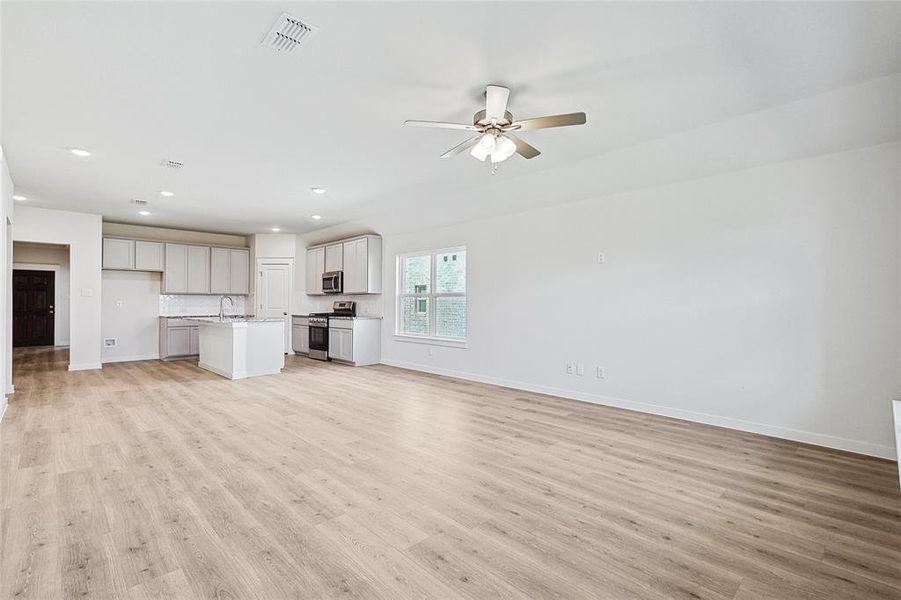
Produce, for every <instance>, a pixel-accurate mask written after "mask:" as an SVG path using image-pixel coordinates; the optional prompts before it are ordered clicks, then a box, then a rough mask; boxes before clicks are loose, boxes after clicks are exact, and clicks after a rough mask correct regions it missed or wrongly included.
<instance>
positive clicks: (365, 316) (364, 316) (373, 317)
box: [291, 314, 382, 319]
mask: <svg viewBox="0 0 901 600" xmlns="http://www.w3.org/2000/svg"><path fill="white" fill-rule="evenodd" d="M291 316H292V317H309V316H310V315H308V314H307V315H301V314H293V315H291ZM381 318H382V317H378V316H375V315H357V316H356V317H332V316H329V319H381Z"/></svg>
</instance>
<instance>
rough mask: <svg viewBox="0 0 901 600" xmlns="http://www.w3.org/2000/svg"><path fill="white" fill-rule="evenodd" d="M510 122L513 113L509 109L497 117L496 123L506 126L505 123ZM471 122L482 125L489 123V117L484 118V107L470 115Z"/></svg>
mask: <svg viewBox="0 0 901 600" xmlns="http://www.w3.org/2000/svg"><path fill="white" fill-rule="evenodd" d="M512 122H513V113H511V112H510V111H509V110H505V111H504V118H503V119H498V121H497V123H496V125H497V126H498V127H506V126H507V125H509V124H510V123H512ZM472 124H473V125H482V126H484V125H491V119H486V118H485V109H484V108H483V109H482V110H480V111H479V112H477V113H476V114H474V115H473V116H472Z"/></svg>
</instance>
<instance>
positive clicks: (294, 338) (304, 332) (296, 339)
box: [291, 317, 310, 354]
mask: <svg viewBox="0 0 901 600" xmlns="http://www.w3.org/2000/svg"><path fill="white" fill-rule="evenodd" d="M291 349H292V350H294V352H295V353H296V354H309V353H310V322H309V320H308V319H307V318H306V317H291Z"/></svg>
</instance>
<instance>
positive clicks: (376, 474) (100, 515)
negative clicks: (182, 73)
mask: <svg viewBox="0 0 901 600" xmlns="http://www.w3.org/2000/svg"><path fill="white" fill-rule="evenodd" d="M66 363H67V355H66V353H65V351H60V350H55V351H48V350H28V351H17V352H16V355H15V377H14V383H15V386H16V393H15V395H14V396H12V397H11V401H10V404H9V408H8V410H7V413H6V416H5V418H4V419H3V422H2V424H0V440H2V462H0V469H2V479H0V484H2V499H0V508H2V561H0V562H2V567H0V569H2V572H0V586H2V587H0V596H2V597H3V598H37V599H41V600H48V599H57V598H73V599H74V598H79V599H80V598H104V599H105V598H140V599H146V598H221V599H226V598H253V599H265V600H280V599H287V598H305V599H308V598H384V599H392V600H394V599H404V598H418V599H419V598H436V599H442V600H449V599H454V598H468V599H472V600H488V599H496V598H530V599H536V598H565V599H575V598H609V599H616V600H628V599H639V598H642V599H644V598H652V599H670V598H709V599H727V598H734V599H740V600H752V599H761V598H785V599H793V600H809V599H814V598H842V599H845V598H882V599H893V600H897V599H898V598H901V495H899V492H898V485H897V481H896V479H895V477H896V471H895V465H894V463H891V462H889V461H883V460H877V459H871V458H866V457H862V456H856V455H852V454H847V453H842V452H834V451H830V450H826V449H822V448H817V447H812V446H805V445H801V444H795V443H790V442H785V441H780V440H775V439H770V438H765V437H760V436H755V435H751V434H745V433H740V432H735V431H730V430H725V429H718V428H715V427H708V426H703V425H697V424H691V423H686V422H681V421H677V420H673V419H667V418H662V417H656V416H650V415H645V414H640V413H634V412H628V411H623V410H617V409H611V408H606V407H601V406H593V405H590V404H583V403H579V402H574V401H568V400H562V399H558V398H553V397H549V396H542V395H538V394H530V393H524V392H519V391H514V390H509V389H503V388H497V387H493V386H488V385H481V384H476V383H469V382H463V381H458V380H453V379H447V378H442V377H435V376H430V375H424V374H418V373H413V372H409V371H403V370H399V369H394V368H389V367H384V366H378V367H367V368H351V367H344V366H340V365H336V364H326V363H321V362H316V361H311V360H307V359H302V358H294V357H291V358H289V359H288V365H287V369H286V371H285V372H284V373H283V374H281V375H275V376H271V377H262V378H257V379H251V380H244V381H227V380H225V379H222V378H220V377H217V376H215V375H213V374H211V373H208V372H206V371H203V370H200V369H198V368H197V367H196V366H194V365H192V364H191V363H189V362H186V361H177V362H167V363H163V362H157V361H146V362H135V363H123V364H116V365H109V366H106V367H105V368H104V369H103V370H102V371H83V372H74V373H69V372H67V371H66ZM886 418H888V417H886Z"/></svg>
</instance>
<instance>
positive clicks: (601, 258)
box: [598, 252, 607, 265]
mask: <svg viewBox="0 0 901 600" xmlns="http://www.w3.org/2000/svg"><path fill="white" fill-rule="evenodd" d="M606 262H607V255H606V254H604V253H603V252H598V264H599V265H603V264H604V263H606Z"/></svg>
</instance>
